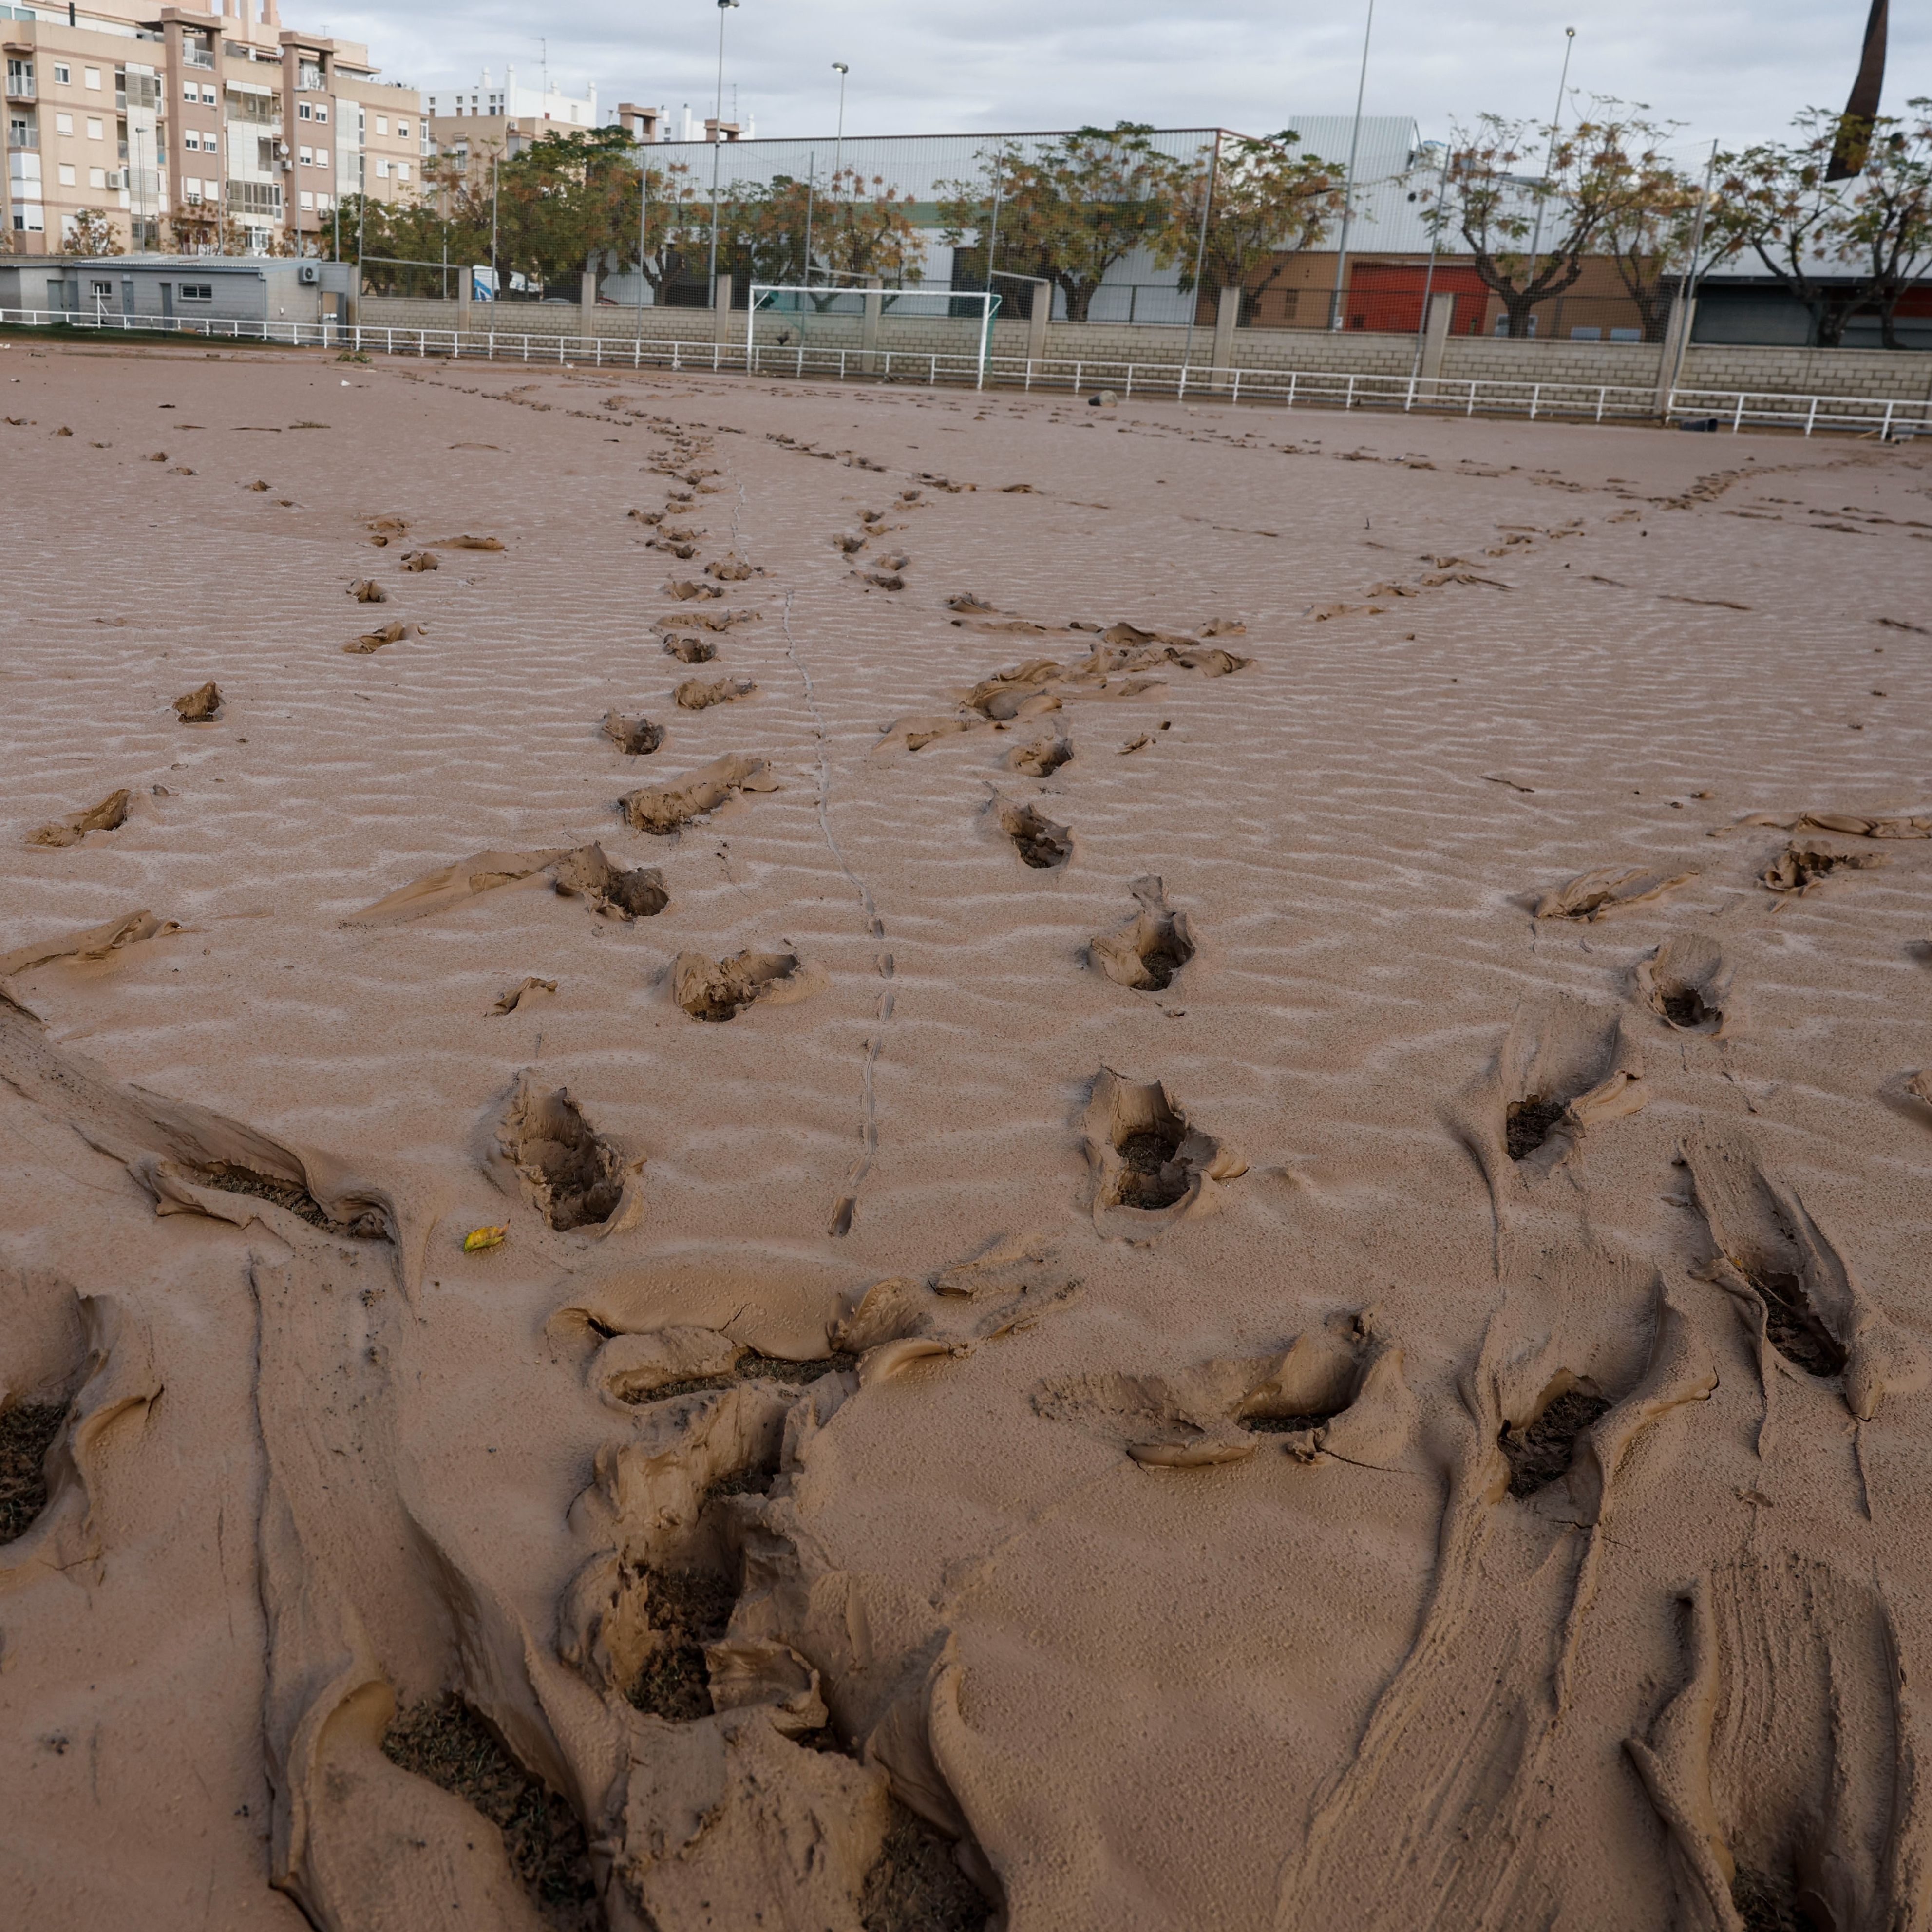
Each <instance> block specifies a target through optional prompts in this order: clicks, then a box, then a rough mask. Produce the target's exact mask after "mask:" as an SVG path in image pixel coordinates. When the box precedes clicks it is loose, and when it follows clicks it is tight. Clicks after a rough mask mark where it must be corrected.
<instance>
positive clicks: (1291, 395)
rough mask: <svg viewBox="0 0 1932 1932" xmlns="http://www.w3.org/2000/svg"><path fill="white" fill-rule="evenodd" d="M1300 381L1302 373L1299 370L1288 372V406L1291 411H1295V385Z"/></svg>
mask: <svg viewBox="0 0 1932 1932" xmlns="http://www.w3.org/2000/svg"><path fill="white" fill-rule="evenodd" d="M1300 381H1301V371H1300V370H1299V369H1291V370H1289V372H1288V407H1289V408H1290V409H1293V408H1294V407H1295V385H1296V384H1297V383H1299V382H1300Z"/></svg>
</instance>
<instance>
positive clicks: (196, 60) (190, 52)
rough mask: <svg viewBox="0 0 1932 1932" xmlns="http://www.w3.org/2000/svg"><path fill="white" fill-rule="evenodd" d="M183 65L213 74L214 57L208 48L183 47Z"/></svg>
mask: <svg viewBox="0 0 1932 1932" xmlns="http://www.w3.org/2000/svg"><path fill="white" fill-rule="evenodd" d="M181 65H182V66H183V67H199V68H206V69H207V70H208V72H209V73H210V74H212V73H213V72H214V55H212V54H211V53H210V52H208V49H206V48H205V47H183V48H182V49H181Z"/></svg>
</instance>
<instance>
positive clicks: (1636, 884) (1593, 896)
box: [1535, 865, 1697, 919]
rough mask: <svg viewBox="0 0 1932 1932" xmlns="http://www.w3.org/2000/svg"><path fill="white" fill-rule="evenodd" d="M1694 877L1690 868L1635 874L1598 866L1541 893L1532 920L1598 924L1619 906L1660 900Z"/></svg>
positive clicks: (1611, 867) (1606, 866)
mask: <svg viewBox="0 0 1932 1932" xmlns="http://www.w3.org/2000/svg"><path fill="white" fill-rule="evenodd" d="M1696 877H1697V871H1695V869H1693V870H1691V871H1688V872H1673V873H1666V872H1650V871H1644V870H1643V868H1641V867H1640V868H1637V870H1635V871H1624V870H1622V869H1620V868H1618V867H1617V866H1615V865H1599V866H1598V867H1597V868H1595V870H1594V871H1588V872H1581V873H1579V874H1577V877H1575V878H1574V879H1571V880H1566V881H1565V883H1563V884H1562V885H1560V886H1557V887H1556V889H1554V890H1553V891H1550V892H1545V893H1544V894H1543V895H1541V897H1540V898H1538V901H1537V902H1536V913H1535V916H1536V917H1537V918H1538V919H1601V918H1602V917H1603V916H1604V914H1605V913H1609V912H1613V911H1615V910H1616V909H1617V908H1618V907H1619V906H1628V905H1640V904H1644V903H1645V902H1646V901H1649V900H1651V899H1656V898H1662V897H1663V896H1664V894H1665V893H1666V892H1670V891H1673V890H1674V889H1676V887H1677V886H1682V885H1688V883H1690V882H1691V880H1693V879H1694V878H1696Z"/></svg>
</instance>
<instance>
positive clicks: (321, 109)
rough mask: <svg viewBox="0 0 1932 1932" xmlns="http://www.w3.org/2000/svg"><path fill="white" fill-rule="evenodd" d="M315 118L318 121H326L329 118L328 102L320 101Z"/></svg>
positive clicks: (317, 104) (316, 106)
mask: <svg viewBox="0 0 1932 1932" xmlns="http://www.w3.org/2000/svg"><path fill="white" fill-rule="evenodd" d="M315 118H317V120H318V121H326V120H327V119H328V118H329V105H328V103H327V102H326V101H317V103H316V104H315Z"/></svg>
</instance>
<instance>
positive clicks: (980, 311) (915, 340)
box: [745, 282, 1000, 387]
mask: <svg viewBox="0 0 1932 1932" xmlns="http://www.w3.org/2000/svg"><path fill="white" fill-rule="evenodd" d="M999 308H1000V298H999V297H998V296H997V295H995V294H993V293H991V292H990V291H989V290H982V289H920V288H911V289H865V288H854V287H851V286H850V284H846V285H844V286H842V287H839V286H831V285H828V284H826V283H823V282H815V283H813V284H810V285H809V286H807V285H805V284H799V283H783V282H754V283H753V284H751V290H750V302H749V309H748V314H747V315H746V317H745V366H746V367H747V368H750V369H753V370H756V369H757V368H760V367H762V366H766V365H769V366H770V367H771V368H775V369H776V368H785V367H787V365H790V366H792V367H793V368H796V369H797V370H798V371H800V372H801V373H802V371H804V370H805V368H807V367H810V368H826V367H829V366H838V367H853V366H862V365H857V363H856V359H857V357H858V356H859V355H861V354H862V353H867V352H870V353H871V355H872V356H874V358H875V359H876V360H875V362H874V363H873V364H872V365H871V366H872V367H873V368H874V370H875V371H877V373H880V374H891V373H892V369H893V368H894V367H895V365H896V366H902V367H904V368H907V370H910V369H911V368H913V367H915V366H920V367H929V366H930V365H932V363H933V361H934V359H935V358H937V359H938V360H939V362H941V364H942V365H943V366H944V370H945V371H946V373H947V374H950V375H952V376H953V377H955V378H957V377H960V376H962V375H963V376H970V377H971V378H972V380H973V382H974V386H975V387H977V386H979V385H980V383H983V381H984V380H985V378H986V358H987V357H988V356H989V355H990V354H991V353H992V334H993V318H994V317H995V316H996V315H997V314H998V313H999Z"/></svg>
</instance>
